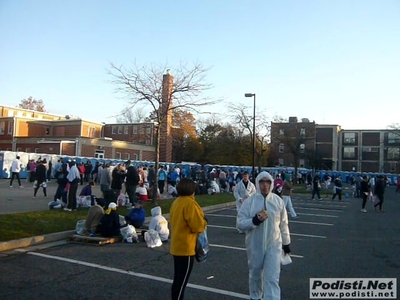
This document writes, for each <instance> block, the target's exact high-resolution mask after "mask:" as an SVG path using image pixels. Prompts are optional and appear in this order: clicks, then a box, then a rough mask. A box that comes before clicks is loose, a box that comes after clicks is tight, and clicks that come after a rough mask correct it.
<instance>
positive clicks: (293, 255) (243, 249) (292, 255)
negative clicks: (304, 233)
mask: <svg viewBox="0 0 400 300" xmlns="http://www.w3.org/2000/svg"><path fill="white" fill-rule="evenodd" d="M209 245H210V246H211V247H216V248H225V249H232V250H241V251H246V248H239V247H232V246H225V245H216V244H209ZM290 257H296V258H304V256H302V255H295V254H290Z"/></svg>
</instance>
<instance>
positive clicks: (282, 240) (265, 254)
mask: <svg viewBox="0 0 400 300" xmlns="http://www.w3.org/2000/svg"><path fill="white" fill-rule="evenodd" d="M263 178H264V179H267V180H270V181H271V188H270V192H269V194H268V195H266V197H264V196H263V195H262V194H261V191H260V184H259V181H260V180H261V179H263ZM273 189H274V180H273V179H272V176H271V175H270V174H269V173H268V172H261V173H260V174H259V175H258V176H257V178H256V190H257V192H256V194H254V195H252V196H251V197H250V198H248V199H246V201H244V202H243V205H242V207H241V208H240V210H239V213H238V219H237V222H238V224H237V227H238V228H239V229H240V230H242V231H245V232H246V249H247V263H248V266H249V291H250V297H251V299H265V300H266V299H268V300H270V299H273V300H276V299H280V298H281V296H280V294H281V291H280V287H279V275H280V264H281V255H282V245H289V244H290V234H289V227H288V218H287V213H286V209H285V204H284V203H283V200H282V199H281V198H280V197H279V196H278V195H276V194H274V193H272V190H273ZM263 209H265V210H266V211H267V213H268V219H267V220H265V221H264V222H262V223H261V224H259V225H258V226H256V225H254V224H253V217H254V216H255V215H256V214H257V213H258V212H260V211H261V210H263ZM262 297H263V298H262Z"/></svg>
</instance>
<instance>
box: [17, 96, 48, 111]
mask: <svg viewBox="0 0 400 300" xmlns="http://www.w3.org/2000/svg"><path fill="white" fill-rule="evenodd" d="M18 107H19V108H24V109H30V110H35V111H39V112H46V111H45V110H44V103H43V100H41V99H40V100H36V99H35V98H33V97H32V96H30V97H29V98H27V99H23V100H21V103H20V104H19V105H18Z"/></svg>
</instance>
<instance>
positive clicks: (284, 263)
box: [281, 250, 292, 266]
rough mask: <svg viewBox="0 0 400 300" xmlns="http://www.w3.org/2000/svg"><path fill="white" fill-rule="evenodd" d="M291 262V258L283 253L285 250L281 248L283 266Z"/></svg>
mask: <svg viewBox="0 0 400 300" xmlns="http://www.w3.org/2000/svg"><path fill="white" fill-rule="evenodd" d="M291 263H292V258H291V257H290V255H289V254H285V251H283V250H282V255H281V264H282V265H283V266H285V265H288V264H291Z"/></svg>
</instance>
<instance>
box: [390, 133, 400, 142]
mask: <svg viewBox="0 0 400 300" xmlns="http://www.w3.org/2000/svg"><path fill="white" fill-rule="evenodd" d="M397 143H400V132H396V133H393V132H389V134H388V144H397Z"/></svg>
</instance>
